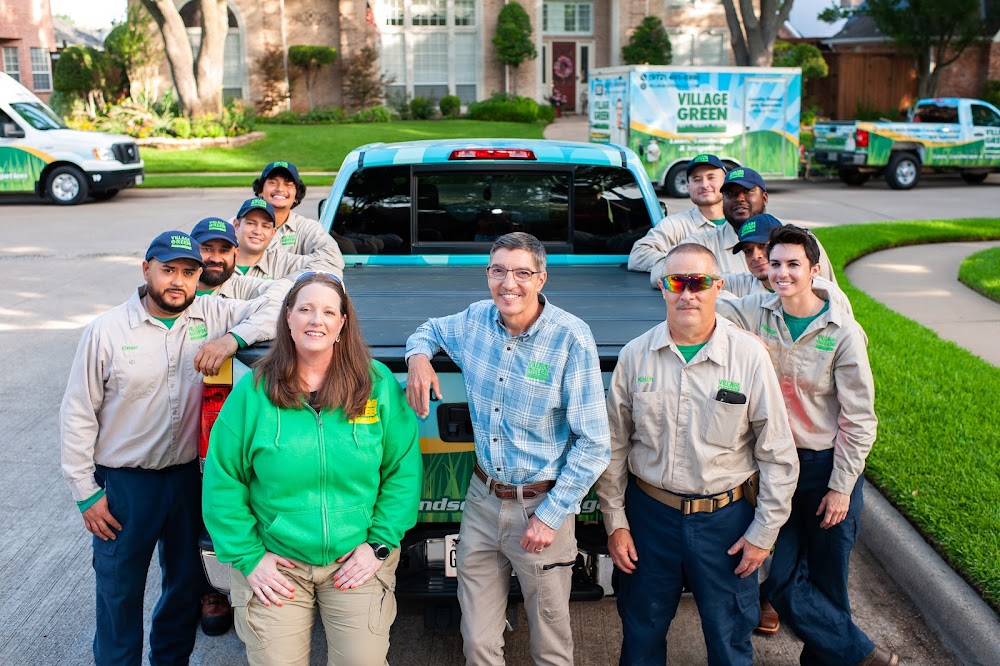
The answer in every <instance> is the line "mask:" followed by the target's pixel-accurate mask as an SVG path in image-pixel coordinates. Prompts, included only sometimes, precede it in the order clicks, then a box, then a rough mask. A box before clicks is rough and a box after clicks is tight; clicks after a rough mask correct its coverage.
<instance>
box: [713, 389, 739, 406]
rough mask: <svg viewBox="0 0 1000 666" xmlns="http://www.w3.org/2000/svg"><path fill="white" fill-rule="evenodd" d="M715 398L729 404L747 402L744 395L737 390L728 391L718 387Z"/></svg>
mask: <svg viewBox="0 0 1000 666" xmlns="http://www.w3.org/2000/svg"><path fill="white" fill-rule="evenodd" d="M715 399H716V400H718V401H719V402H724V403H726V404H729V405H745V404H746V403H747V397H746V396H745V395H743V394H742V393H740V392H739V391H730V390H728V389H719V392H718V393H716V394H715Z"/></svg>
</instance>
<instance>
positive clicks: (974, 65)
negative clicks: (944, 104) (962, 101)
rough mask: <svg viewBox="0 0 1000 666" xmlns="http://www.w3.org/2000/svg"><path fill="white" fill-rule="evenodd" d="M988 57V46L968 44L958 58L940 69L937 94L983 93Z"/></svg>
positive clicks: (961, 94) (969, 94)
mask: <svg viewBox="0 0 1000 666" xmlns="http://www.w3.org/2000/svg"><path fill="white" fill-rule="evenodd" d="M989 58H990V48H989V46H970V47H969V48H967V49H965V51H963V52H962V55H960V56H959V57H958V60H956V61H955V62H953V63H951V64H950V65H948V66H947V67H945V68H944V69H943V70H941V74H940V75H939V76H938V85H937V94H938V96H940V97H974V98H978V97H980V96H981V95H982V94H983V82H984V81H985V79H986V71H987V67H988V64H989Z"/></svg>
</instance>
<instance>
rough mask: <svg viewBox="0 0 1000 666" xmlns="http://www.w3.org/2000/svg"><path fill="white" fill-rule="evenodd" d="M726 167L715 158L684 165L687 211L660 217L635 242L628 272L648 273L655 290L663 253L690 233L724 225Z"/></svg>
mask: <svg viewBox="0 0 1000 666" xmlns="http://www.w3.org/2000/svg"><path fill="white" fill-rule="evenodd" d="M725 180H726V166H725V165H724V164H723V163H722V160H720V159H719V158H718V157H716V156H715V155H707V154H705V155H697V156H695V157H694V158H692V159H691V161H690V162H688V165H687V181H688V195H689V196H690V197H691V203H693V204H694V206H692V207H691V208H689V209H688V210H686V211H684V212H683V213H675V214H673V215H668V216H667V217H665V218H663V219H662V220H660V221H659V222H657V223H656V225H655V226H654V227H653V228H652V229H650V230H649V231H648V232H646V235H645V236H643V237H642V238H640V239H639V240H637V241H636V242H635V245H633V246H632V251H631V252H630V253H629V255H628V269H629V270H630V271H648V272H649V277H650V281H651V282H652V283H653V286H654V287H655V286H656V285H657V284H658V281H659V279H660V276H661V275H663V263H664V262H665V261H666V258H667V252H669V251H670V249H671V248H673V247H675V246H676V245H677V244H678V243H680V242H681V241H682V240H684V239H685V238H687V237H688V236H690V235H691V234H694V233H697V232H699V231H710V230H713V229H715V228H716V227H717V226H719V225H724V224H725V223H726V218H725V216H724V215H723V213H722V189H721V188H722V183H723V182H725Z"/></svg>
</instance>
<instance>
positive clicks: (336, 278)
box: [295, 271, 344, 285]
mask: <svg viewBox="0 0 1000 666" xmlns="http://www.w3.org/2000/svg"><path fill="white" fill-rule="evenodd" d="M313 275H325V276H326V277H328V278H330V279H331V280H333V281H334V282H336V283H337V284H340V285H343V284H344V281H343V280H342V279H341V278H340V277H339V276H337V275H334V274H333V273H327V272H326V271H306V272H305V273H303V274H302V275H300V276H298V277H297V278H295V282H296V283H299V282H302V281H303V280H305V279H306V278H308V277H312V276H313Z"/></svg>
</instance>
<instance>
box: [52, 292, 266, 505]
mask: <svg viewBox="0 0 1000 666" xmlns="http://www.w3.org/2000/svg"><path fill="white" fill-rule="evenodd" d="M145 294H146V288H145V286H143V287H140V288H139V289H138V290H137V291H136V292H135V293H134V294H133V295H132V298H130V299H129V300H128V301H127V302H125V303H123V304H122V305H119V306H118V307H116V308H114V309H113V310H110V311H109V312H106V313H105V314H103V315H101V316H100V317H98V318H97V319H95V320H94V321H93V322H91V324H90V325H89V326H87V328H86V329H85V330H84V332H83V336H82V337H81V339H80V344H79V346H78V347H77V350H76V357H75V358H74V359H73V366H72V368H71V369H70V373H69V381H68V383H67V385H66V393H65V394H64V395H63V401H62V408H61V410H60V433H61V438H62V471H63V476H64V477H65V478H66V481H67V483H68V484H69V487H70V490H71V491H72V492H73V499H74V500H76V501H78V502H79V501H82V500H85V499H87V498H89V497H91V496H92V495H93V494H94V493H96V492H97V491H98V490H99V489H100V488H99V486H98V485H97V482H96V481H95V480H94V469H95V463H96V464H98V465H104V466H106V467H142V468H145V469H162V468H164V467H169V466H171V465H180V464H183V463H187V462H190V461H192V460H194V459H195V457H196V456H197V455H198V436H199V431H200V426H201V419H200V415H201V398H202V396H201V394H202V384H203V378H202V375H201V373H199V372H198V371H197V370H195V368H194V358H195V356H196V355H197V354H198V351H199V350H200V349H201V346H202V345H203V344H204V343H206V342H209V341H211V340H214V339H216V338H218V337H220V336H222V335H225V334H226V333H236V334H237V335H239V336H240V338H242V339H243V340H245V341H246V342H247V343H251V344H252V343H254V342H259V341H261V340H270V339H271V338H272V337H274V322H273V321H272V322H271V326H270V329H269V330H259V329H257V328H256V327H255V326H253V325H249V324H248V321H247V319H248V317H250V315H252V314H254V313H256V312H258V311H259V310H260V309H261V308H262V307H264V306H265V305H266V303H267V301H266V300H265V299H258V300H255V301H237V300H227V299H223V298H215V297H212V296H203V297H199V298H197V299H195V301H194V302H193V303H192V304H191V305H190V306H188V308H187V309H186V310H185V311H184V312H183V313H181V315H180V316H179V317H177V319H176V321H175V322H174V325H173V327H171V328H170V329H169V330H168V329H167V327H166V326H165V325H164V324H163V322H161V321H159V320H157V319H155V318H153V317H152V316H151V315H150V314H149V312H147V311H146V308H145V307H143V304H142V300H141V299H142V297H143V296H145ZM237 331H239V332H237Z"/></svg>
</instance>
